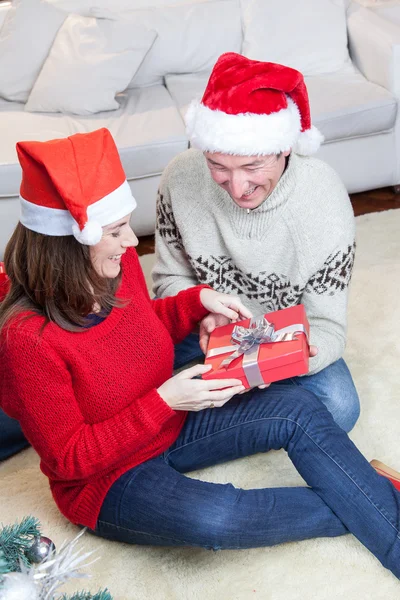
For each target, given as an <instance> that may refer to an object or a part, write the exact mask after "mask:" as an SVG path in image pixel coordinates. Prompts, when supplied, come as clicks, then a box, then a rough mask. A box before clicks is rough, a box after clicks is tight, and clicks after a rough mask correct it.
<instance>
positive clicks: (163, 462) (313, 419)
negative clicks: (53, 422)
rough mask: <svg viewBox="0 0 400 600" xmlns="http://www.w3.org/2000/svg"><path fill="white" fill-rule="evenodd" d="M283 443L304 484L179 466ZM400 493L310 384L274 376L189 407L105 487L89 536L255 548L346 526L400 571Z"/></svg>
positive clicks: (274, 447)
mask: <svg viewBox="0 0 400 600" xmlns="http://www.w3.org/2000/svg"><path fill="white" fill-rule="evenodd" d="M280 448H284V449H285V450H286V451H287V453H288V455H289V457H290V459H291V460H292V462H293V464H294V466H295V467H296V469H297V470H298V472H299V473H300V475H301V476H302V477H303V479H304V480H305V481H306V483H307V485H308V486H309V487H287V488H271V489H250V490H242V489H237V488H235V487H233V486H232V485H231V484H216V483H208V482H204V481H200V480H197V479H192V478H189V477H186V476H185V475H184V473H186V472H189V471H192V470H194V469H199V468H204V467H208V466H210V465H215V464H218V463H223V462H225V461H229V460H233V459H236V458H241V457H244V456H248V455H251V454H255V453H257V452H268V451H269V450H278V449H280ZM399 521H400V493H399V492H397V491H396V490H395V488H394V487H393V486H392V484H391V483H390V481H389V480H387V479H385V478H384V477H381V476H380V475H378V474H377V473H376V472H375V471H374V469H373V468H372V467H371V466H370V464H369V463H368V461H367V460H366V459H365V458H364V457H363V456H362V454H361V453H360V452H359V451H358V450H357V448H356V447H355V446H354V444H353V443H352V442H351V441H350V439H349V438H348V436H347V434H346V433H345V432H344V431H343V430H342V429H341V428H340V427H339V426H338V425H337V424H336V423H335V421H334V420H333V418H332V416H331V414H330V413H329V412H328V410H327V409H326V408H325V406H324V404H323V403H322V402H320V401H319V399H318V398H317V397H316V396H315V395H314V394H312V393H311V392H309V391H308V390H306V389H304V388H301V387H298V386H294V385H275V384H272V385H271V386H270V387H269V388H267V389H265V390H259V389H254V390H250V391H249V392H247V393H245V394H243V395H239V396H235V397H234V398H232V399H231V400H230V401H229V402H227V403H226V404H225V405H224V406H223V407H222V408H214V409H206V410H203V411H200V412H191V413H189V415H188V418H187V420H186V422H185V425H184V427H183V429H182V431H181V433H180V435H179V437H178V439H177V440H176V441H175V443H174V444H173V445H172V446H171V447H170V448H168V449H167V450H166V451H165V452H164V453H163V454H162V455H160V456H158V457H156V458H154V459H152V460H149V461H147V462H145V463H143V464H141V465H139V466H137V467H135V468H133V469H131V470H129V471H127V472H126V473H125V474H124V475H122V476H121V477H120V478H119V479H118V480H117V481H116V482H115V483H114V484H113V485H112V486H111V488H110V490H109V492H108V494H107V496H106V498H105V500H104V502H103V506H102V508H101V511H100V515H99V519H98V522H97V527H96V530H95V531H94V533H95V534H97V535H99V536H102V537H105V538H108V539H113V540H119V541H122V542H127V543H132V544H150V545H157V546H197V547H203V548H210V549H214V550H217V549H232V548H236V549H238V548H253V547H260V546H272V545H275V544H280V543H282V542H290V541H298V540H304V539H308V538H315V537H333V536H339V535H342V534H344V533H347V532H351V533H353V534H354V535H355V536H356V537H357V538H358V539H359V540H360V541H361V542H362V543H363V544H364V545H365V546H366V547H367V548H368V549H369V550H370V551H371V552H372V553H373V554H374V555H375V556H376V557H377V558H378V559H379V560H380V561H381V563H382V564H383V565H384V566H385V567H387V568H388V569H390V570H391V571H392V572H393V573H394V574H395V575H396V577H400V531H399V527H400V523H399Z"/></svg>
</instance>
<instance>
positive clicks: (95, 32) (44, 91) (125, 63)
mask: <svg viewBox="0 0 400 600" xmlns="http://www.w3.org/2000/svg"><path fill="white" fill-rule="evenodd" d="M156 37H157V34H156V32H155V31H152V30H146V29H143V28H139V27H136V26H134V25H132V23H129V22H122V21H114V20H109V19H95V18H92V17H82V16H79V15H70V16H69V17H67V19H66V20H65V22H64V24H63V26H62V27H61V29H60V30H59V32H58V34H57V37H56V39H55V40H54V44H53V46H52V48H51V50H50V53H49V56H48V58H47V60H46V62H45V64H44V65H43V69H42V71H41V73H40V75H39V77H38V78H37V80H36V83H35V85H34V87H33V89H32V92H31V94H30V96H29V99H28V102H27V104H26V106H25V110H27V111H31V112H38V111H40V112H67V113H73V114H76V115H90V114H93V113H97V112H101V111H108V110H115V109H118V108H119V104H118V102H117V100H116V99H115V96H116V94H118V93H119V92H122V91H123V90H124V89H125V88H126V87H127V86H128V84H129V82H130V81H131V79H132V77H133V75H134V74H135V73H136V71H137V70H138V68H139V66H140V64H141V63H142V61H143V59H144V57H145V56H146V53H147V52H148V51H149V49H150V48H151V46H152V44H153V42H154V40H155V39H156Z"/></svg>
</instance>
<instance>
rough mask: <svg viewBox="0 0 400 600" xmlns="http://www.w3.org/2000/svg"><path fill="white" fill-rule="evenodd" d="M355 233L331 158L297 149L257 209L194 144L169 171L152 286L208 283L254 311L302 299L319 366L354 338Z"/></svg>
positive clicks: (173, 288)
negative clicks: (237, 198) (233, 194)
mask: <svg viewBox="0 0 400 600" xmlns="http://www.w3.org/2000/svg"><path fill="white" fill-rule="evenodd" d="M354 235H355V226H354V215H353V210H352V207H351V204H350V201H349V197H348V195H347V192H346V190H345V188H344V186H343V184H342V182H341V181H340V179H339V177H338V176H337V175H336V173H335V172H334V171H333V170H332V169H331V167H329V166H328V165H327V164H325V163H324V162H322V161H320V160H318V159H315V158H310V157H301V156H299V155H296V154H292V155H291V156H290V158H289V163H288V166H287V168H286V170H285V172H284V173H283V175H282V177H281V179H280V180H279V182H278V185H277V186H276V188H275V189H274V190H273V192H272V194H271V195H270V196H269V197H268V198H267V199H266V200H265V201H264V202H263V203H262V204H261V205H260V206H259V207H258V208H256V209H254V210H252V211H250V212H249V213H248V212H247V210H245V209H243V208H240V207H238V206H237V205H236V204H235V203H234V202H233V200H232V199H231V198H230V196H229V194H228V193H227V192H226V191H225V190H223V189H222V188H220V187H219V186H218V185H217V184H216V183H215V182H214V181H213V179H212V178H211V175H210V173H209V170H208V167H207V164H206V161H205V158H204V156H203V154H202V153H201V152H200V151H198V150H194V149H191V150H187V151H186V152H183V153H182V154H180V155H179V156H177V157H176V158H175V159H174V160H173V161H172V162H171V163H170V164H169V165H168V167H167V168H166V170H165V171H164V174H163V177H162V180H161V185H160V190H159V195H158V201H157V229H156V264H155V267H154V269H153V281H154V287H153V290H154V292H155V294H156V295H157V296H162V297H164V296H171V295H174V294H177V293H178V292H179V291H180V290H182V289H185V288H188V287H190V286H193V285H196V284H197V283H207V284H209V285H210V286H211V287H213V288H214V289H215V290H217V291H220V292H225V293H231V294H235V295H238V296H239V297H240V298H241V299H242V301H243V303H244V304H245V305H246V306H248V308H249V309H250V310H251V311H252V312H253V314H254V315H260V314H262V313H267V312H270V311H275V310H278V309H282V308H285V307H288V306H293V305H295V304H298V303H300V302H302V303H303V304H304V305H305V308H306V311H307V315H308V319H309V321H310V330H311V343H312V344H315V345H316V346H317V347H318V350H319V352H318V355H317V356H316V357H314V358H312V359H311V360H310V374H313V373H317V372H318V371H320V370H321V369H323V368H324V367H326V366H328V365H329V364H331V363H333V362H334V361H336V360H337V359H338V358H340V356H341V355H342V353H343V350H344V347H345V341H346V313H347V300H348V288H349V282H350V278H351V273H352V269H353V261H354V249H355V243H354Z"/></svg>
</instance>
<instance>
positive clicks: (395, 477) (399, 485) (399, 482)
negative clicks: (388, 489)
mask: <svg viewBox="0 0 400 600" xmlns="http://www.w3.org/2000/svg"><path fill="white" fill-rule="evenodd" d="M370 464H371V466H372V467H374V469H375V471H376V472H377V473H379V475H382V476H383V477H386V479H389V481H391V482H392V483H393V485H394V487H395V488H396V490H399V492H400V473H398V471H395V470H394V469H391V468H390V467H388V466H387V465H385V464H384V463H383V462H380V461H379V460H375V459H374V460H371V463H370Z"/></svg>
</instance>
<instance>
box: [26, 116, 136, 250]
mask: <svg viewBox="0 0 400 600" xmlns="http://www.w3.org/2000/svg"><path fill="white" fill-rule="evenodd" d="M17 154H18V159H19V162H20V164H21V167H22V182H21V188H20V201H21V217H20V221H21V223H22V224H23V225H25V227H27V228H28V229H31V230H32V231H36V232H37V233H43V234H45V235H54V236H60V235H74V236H75V238H76V239H77V240H78V242H80V243H81V244H85V245H88V246H94V245H95V244H97V243H98V242H99V241H100V240H101V236H102V226H104V225H109V224H110V223H113V222H114V221H118V219H121V218H122V217H125V216H126V215H128V214H129V213H130V212H132V210H133V209H134V208H136V201H135V199H134V197H133V196H132V192H131V190H130V187H129V184H128V182H127V181H126V177H125V173H124V170H123V168H122V165H121V161H120V158H119V154H118V150H117V147H116V145H115V142H114V140H113V138H112V136H111V134H110V132H109V131H108V129H104V128H103V129H98V130H96V131H92V132H91V133H77V134H75V135H71V136H70V137H67V138H63V139H56V140H50V141H48V142H18V144H17Z"/></svg>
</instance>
